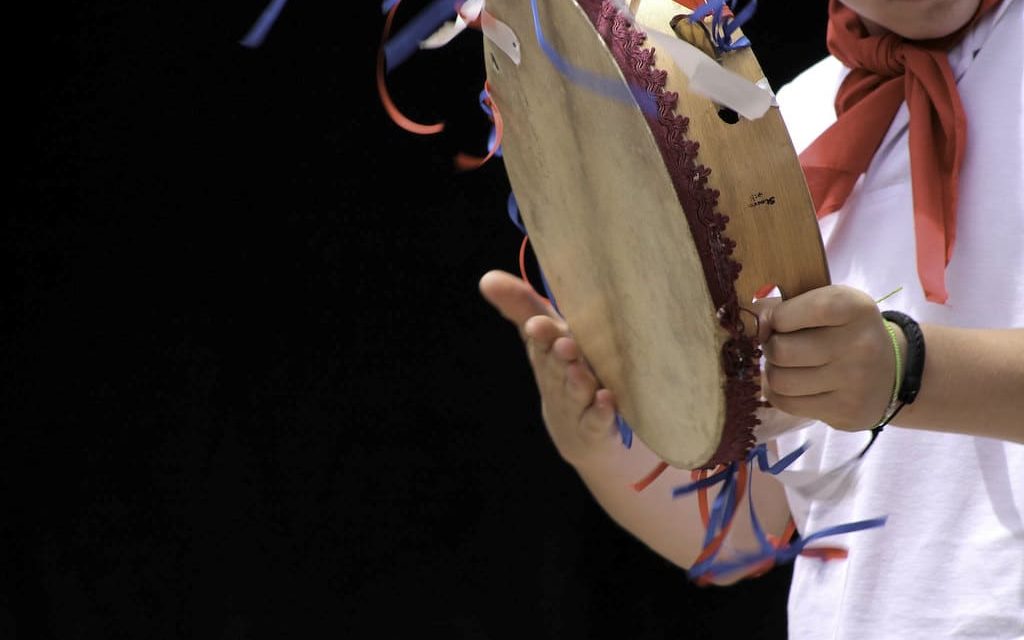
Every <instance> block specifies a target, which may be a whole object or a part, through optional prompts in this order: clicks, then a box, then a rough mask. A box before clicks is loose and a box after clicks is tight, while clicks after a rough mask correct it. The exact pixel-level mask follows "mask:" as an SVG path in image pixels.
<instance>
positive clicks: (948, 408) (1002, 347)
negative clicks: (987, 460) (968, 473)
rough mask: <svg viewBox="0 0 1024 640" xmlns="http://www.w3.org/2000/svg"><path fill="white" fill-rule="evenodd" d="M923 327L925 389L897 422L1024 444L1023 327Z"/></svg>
mask: <svg viewBox="0 0 1024 640" xmlns="http://www.w3.org/2000/svg"><path fill="white" fill-rule="evenodd" d="M921 330H922V332H923V334H924V339H925V347H926V355H925V364H924V372H923V374H922V378H921V391H920V393H919V394H918V396H917V399H916V400H915V401H914V403H913V404H910V405H907V406H905V407H904V408H903V409H902V410H901V411H900V413H899V415H898V416H897V418H896V419H895V420H894V421H893V423H894V424H896V425H899V426H901V427H908V428H914V429H926V430H931V431H945V432H958V433H965V434H968V435H974V436H985V437H991V438H1001V439H1004V440H1010V441H1013V442H1020V443H1024V329H960V328H954V327H944V326H940V325H921Z"/></svg>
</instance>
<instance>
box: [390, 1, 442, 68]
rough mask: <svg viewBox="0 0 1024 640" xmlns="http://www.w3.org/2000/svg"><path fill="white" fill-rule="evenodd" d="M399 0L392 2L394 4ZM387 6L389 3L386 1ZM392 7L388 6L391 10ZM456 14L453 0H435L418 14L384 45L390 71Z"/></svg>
mask: <svg viewBox="0 0 1024 640" xmlns="http://www.w3.org/2000/svg"><path fill="white" fill-rule="evenodd" d="M395 4H397V2H391V6H394V5H395ZM385 6H387V3H385ZM389 9H390V7H388V9H386V10H389ZM454 15H455V8H454V6H453V3H452V0H434V1H433V2H431V3H430V4H429V5H427V7H426V8H425V9H423V11H420V12H419V13H418V14H416V17H415V18H413V19H412V20H410V21H409V22H408V23H407V24H406V25H405V26H404V27H402V30H401V31H399V32H398V33H397V34H395V36H394V37H393V38H391V39H390V40H388V42H387V44H385V45H384V60H385V64H386V69H387V71H388V72H389V73H390V72H391V71H392V70H394V69H395V67H397V66H398V65H400V64H402V63H403V62H405V61H406V60H408V59H409V58H410V57H411V56H412V54H414V53H416V51H418V50H419V48H420V42H423V40H424V39H426V38H427V37H429V36H430V34H432V33H434V31H436V30H437V28H438V27H439V26H441V24H443V23H444V21H445V20H448V19H449V18H451V17H453V16H454Z"/></svg>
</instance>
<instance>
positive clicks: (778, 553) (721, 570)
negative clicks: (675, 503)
mask: <svg viewBox="0 0 1024 640" xmlns="http://www.w3.org/2000/svg"><path fill="white" fill-rule="evenodd" d="M807 446H808V445H806V444H804V445H801V446H800V447H799V448H797V449H796V450H795V451H792V452H791V453H789V454H788V455H786V456H785V457H783V458H781V459H780V460H779V461H778V462H776V463H775V464H774V465H770V464H769V463H768V453H767V448H766V447H765V445H763V444H761V445H758V446H757V447H755V448H754V449H753V450H751V452H750V453H749V454H748V455H747V459H746V462H745V464H749V465H751V466H753V463H754V462H755V461H756V462H757V465H758V468H759V469H760V470H761V471H764V472H766V473H770V474H772V475H778V474H779V473H781V472H782V471H784V470H785V469H786V468H787V467H789V465H791V464H792V463H793V461H794V460H796V459H797V458H798V457H800V455H802V454H803V453H804V451H806V450H807ZM737 470H738V466H737V463H732V464H730V465H729V467H728V468H727V469H725V470H723V471H721V472H719V473H717V474H715V475H714V476H711V477H709V478H705V479H703V480H698V481H696V482H693V483H690V484H688V485H684V486H681V487H677V488H675V489H673V491H672V496H673V497H678V496H681V495H685V494H687V493H692V492H693V491H696V490H698V489H703V488H707V487H710V486H713V485H715V484H718V483H722V488H721V490H719V492H718V495H717V496H716V498H715V502H714V506H713V507H712V509H711V513H710V515H709V518H708V527H707V531H705V533H704V545H703V546H704V548H707V546H708V545H709V544H710V543H711V541H712V540H713V539H714V538H715V536H717V535H718V534H719V533H720V532H721V531H722V530H723V529H724V527H725V526H726V525H727V524H728V523H729V522H730V521H731V520H732V518H733V517H735V513H734V508H735V502H736V484H737V483H736V481H735V480H736V474H737ZM753 480H754V475H753V473H751V474H750V475H749V476H748V477H747V495H748V496H750V495H752V494H751V492H752V491H753ZM747 505H748V508H749V510H750V524H751V528H752V530H753V532H754V537H755V539H756V540H757V544H758V547H759V549H758V551H755V552H754V553H749V554H744V555H743V556H741V557H739V558H737V559H736V560H729V561H725V562H717V561H716V560H717V556H718V551H716V552H715V553H714V554H712V555H711V556H709V557H708V558H706V559H704V560H703V561H702V562H699V563H696V564H694V565H693V566H692V567H691V568H690V571H689V575H690V577H691V578H699V577H701V576H705V575H722V574H727V573H732V572H734V571H739V570H742V569H749V568H750V567H752V566H755V565H757V564H760V563H762V562H764V561H765V560H769V559H771V560H772V561H773V562H774V563H775V564H784V563H786V562H791V561H792V560H793V559H795V558H796V557H797V556H798V555H800V553H801V552H803V551H804V549H805V548H806V547H807V545H809V544H810V543H812V542H814V541H816V540H820V539H822V538H826V537H829V536H836V535H840V534H843V533H851V532H854V531H862V530H864V529H873V528H876V527H881V526H884V525H885V522H886V518H885V517H881V518H873V519H870V520H859V521H857V522H850V523H846V524H841V525H836V526H833V527H828V528H826V529H822V530H821V531H818V532H817V533H813V534H811V535H809V536H807V537H805V538H799V539H797V540H795V541H793V542H792V543H790V544H788V545H786V546H783V547H780V548H778V549H776V548H775V546H774V545H773V544H772V543H771V541H770V540H769V539H768V536H767V535H766V534H765V532H764V529H763V527H762V526H761V522H760V520H759V519H758V517H757V511H756V510H755V508H754V501H753V500H750V499H748V500H747Z"/></svg>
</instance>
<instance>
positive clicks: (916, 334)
mask: <svg viewBox="0 0 1024 640" xmlns="http://www.w3.org/2000/svg"><path fill="white" fill-rule="evenodd" d="M882 317H883V318H885V319H886V320H888V321H889V322H892V323H893V324H895V325H897V326H899V328H900V329H901V330H902V331H903V335H904V336H906V338H907V353H906V354H905V355H904V368H903V380H902V382H901V383H900V392H899V396H897V398H898V399H899V401H900V402H901V403H904V404H912V403H913V402H914V400H915V399H916V398H917V394H918V392H919V391H920V390H921V376H922V374H923V373H924V334H923V333H922V332H921V327H920V325H918V324H917V322H916V321H915V320H914V319H913V318H911V317H910V316H908V315H907V314H905V313H901V312H899V311H883V312H882Z"/></svg>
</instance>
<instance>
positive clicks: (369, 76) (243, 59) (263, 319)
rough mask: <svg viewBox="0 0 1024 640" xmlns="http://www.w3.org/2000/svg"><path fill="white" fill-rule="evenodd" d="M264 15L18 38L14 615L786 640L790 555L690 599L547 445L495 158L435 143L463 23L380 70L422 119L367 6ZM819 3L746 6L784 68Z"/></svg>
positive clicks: (41, 18)
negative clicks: (483, 160) (496, 304)
mask: <svg viewBox="0 0 1024 640" xmlns="http://www.w3.org/2000/svg"><path fill="white" fill-rule="evenodd" d="M211 4H212V3H211ZM423 4H424V2H413V0H408V1H407V3H405V4H404V5H403V8H402V10H401V11H400V14H399V16H400V17H399V22H402V21H404V20H405V19H407V18H408V17H410V16H412V15H414V14H415V10H416V8H417V7H420V6H422V5H423ZM818 5H820V6H818ZM263 8H264V4H263V2H261V1H257V0H246V1H244V2H234V3H227V6H215V7H211V6H205V5H204V4H203V3H188V2H183V3H156V5H153V4H152V3H139V2H128V1H113V0H105V1H100V2H94V3H79V4H77V5H76V6H73V7H70V8H68V7H57V6H49V5H44V6H40V5H38V4H37V5H34V6H33V8H32V9H31V11H33V12H34V14H33V15H29V16H25V17H19V19H16V20H12V21H11V23H10V24H9V25H8V30H9V32H10V33H11V35H12V36H14V37H15V42H16V43H17V45H16V46H15V47H14V53H13V54H11V56H12V57H11V58H10V64H11V71H10V74H9V75H8V78H7V86H8V91H7V92H5V93H8V98H7V100H6V101H7V102H8V108H13V112H12V113H9V115H8V121H7V128H8V130H9V133H10V138H9V140H10V145H11V146H10V147H9V148H8V150H9V152H10V155H9V156H8V157H9V160H10V161H12V162H13V164H14V165H15V168H14V169H13V171H14V173H15V180H14V186H15V192H14V194H12V195H11V197H10V199H9V201H8V202H7V204H6V205H5V207H4V209H5V215H4V218H5V230H4V233H3V239H2V242H3V245H2V255H3V259H4V272H5V274H6V275H7V276H10V279H9V280H8V283H9V284H7V285H4V287H3V290H4V304H3V307H2V310H0V311H2V313H0V320H2V323H3V342H2V348H3V353H2V356H3V357H2V367H3V373H4V383H3V387H2V392H0V393H2V396H0V400H2V406H3V409H2V416H3V418H2V422H3V426H2V427H0V452H2V453H0V455H2V459H0V462H2V464H0V478H2V482H3V491H4V495H5V497H4V498H3V506H2V509H0V521H2V527H3V529H2V531H3V536H4V538H3V541H2V544H0V561H2V566H0V570H2V577H0V579H2V585H3V588H4V594H3V600H2V601H0V637H3V638H9V637H18V638H33V637H55V638H62V639H63V638H232V639H233V638H239V639H241V638H286V637H287V638H290V637H297V638H328V637H330V638H378V637H393V636H396V635H398V634H400V633H401V634H421V635H427V637H443V638H615V639H620V638H688V637H698V636H700V637H732V636H734V635H736V634H740V633H742V634H744V637H748V638H760V637H764V638H781V637H784V629H785V599H786V589H787V585H788V579H789V574H788V570H787V569H786V568H781V569H778V570H776V571H774V572H772V573H771V574H769V575H768V576H766V577H764V578H761V579H758V580H755V581H751V582H749V583H746V584H743V585H741V586H738V587H735V588H731V589H716V588H711V589H706V588H705V589H702V588H697V587H694V586H693V585H691V584H690V583H689V582H688V581H687V578H686V576H685V575H684V574H683V572H681V571H679V570H677V569H674V568H672V567H670V566H669V565H668V564H667V563H666V562H664V561H662V560H660V559H659V558H658V557H656V556H654V555H653V554H652V553H650V552H649V551H648V550H647V549H646V548H645V547H643V546H642V545H641V544H640V543H638V542H636V541H635V540H633V539H632V538H630V537H629V536H628V535H627V534H625V533H623V532H622V531H621V530H620V529H618V528H617V527H616V526H615V525H613V524H612V523H611V521H610V520H609V519H608V518H607V517H606V516H605V515H604V514H603V512H601V511H600V510H599V509H598V508H597V507H596V506H595V504H594V503H593V502H592V500H591V499H590V497H589V495H588V494H587V493H586V491H585V489H584V488H583V487H582V485H581V484H580V482H579V481H578V479H577V478H576V476H575V475H574V474H573V472H572V471H571V470H570V469H569V468H568V467H567V466H566V465H564V464H563V463H562V462H561V461H560V460H559V459H558V457H557V455H556V453H555V451H554V449H553V448H552V447H551V445H550V443H549V441H548V439H547V436H546V434H545V432H544V429H543V426H542V425H541V423H540V421H539V407H538V402H537V397H536V391H535V388H534V386H533V382H532V378H531V376H530V373H529V370H528V367H527V363H526V360H525V357H524V356H523V353H522V347H521V345H520V343H519V342H518V340H517V339H516V336H515V332H514V329H513V327H511V326H510V325H507V324H506V323H505V322H504V321H503V320H502V319H500V318H499V317H498V316H497V314H496V313H494V312H493V310H492V309H491V308H490V307H488V306H487V305H486V304H485V303H484V302H483V300H482V299H481V298H480V297H479V295H478V293H477V289H476V283H477V280H478V279H479V277H480V275H482V274H483V273H484V272H485V271H487V270H488V269H491V268H501V269H506V270H510V271H512V270H515V269H516V255H517V251H518V245H519V240H520V237H519V235H518V232H517V231H516V230H515V228H514V227H513V226H512V224H511V223H510V222H509V221H508V219H507V217H506V214H505V199H506V197H507V195H508V190H509V187H508V183H507V179H506V178H505V175H504V172H503V168H502V166H501V163H500V162H493V163H490V164H488V165H486V166H485V167H483V168H481V169H480V170H477V171H474V172H470V173H456V172H455V171H454V170H453V169H452V164H451V158H452V156H453V155H454V154H455V153H456V152H457V151H459V150H466V151H472V152H480V151H482V150H483V148H484V145H485V139H486V134H487V130H488V128H489V123H488V122H487V121H486V118H485V117H484V116H483V114H482V113H481V112H480V111H479V108H478V106H477V102H476V94H477V93H478V91H479V90H480V87H481V85H482V81H483V65H482V64H480V63H479V59H480V50H481V44H480V36H479V33H477V32H471V33H468V34H466V35H463V36H462V37H461V38H460V39H459V40H457V41H456V42H455V43H453V44H452V45H450V46H449V47H448V48H446V49H444V50H441V51H437V52H430V53H421V54H419V55H418V56H416V57H415V58H413V59H412V60H410V61H409V62H408V63H406V64H405V65H404V66H402V67H400V68H399V69H398V70H396V71H395V72H394V73H393V74H392V75H391V76H390V78H389V84H390V86H391V87H392V92H393V96H394V97H395V100H396V101H397V102H398V103H399V104H400V105H401V106H402V108H403V109H404V110H405V111H406V112H407V113H408V114H409V115H411V116H414V117H416V118H420V119H423V120H433V119H441V120H444V121H446V122H447V123H448V128H447V130H446V131H445V132H443V133H442V134H440V135H438V136H434V137H429V138H421V137H417V136H414V135H412V134H408V133H406V132H404V131H402V130H400V129H398V128H397V127H396V126H394V125H393V124H392V123H391V122H390V121H389V120H388V119H387V117H386V115H385V113H384V111H383V109H382V108H381V106H380V103H379V101H378V99H377V96H376V91H375V88H374V75H373V74H374V61H375V56H376V49H377V46H378V44H379V37H380V29H381V26H382V24H383V18H382V16H381V14H380V11H379V7H378V6H375V5H374V4H373V3H359V4H358V5H357V4H356V3H348V2H332V3H327V2H320V3H310V2H299V1H298V0H293V2H291V3H290V4H289V6H287V7H286V8H285V10H284V12H283V13H282V15H281V17H280V19H279V21H278V23H277V25H276V26H275V27H274V29H273V31H272V32H271V34H270V36H269V38H268V40H267V41H266V43H265V44H264V46H263V47H262V48H260V49H258V50H248V49H245V48H243V47H241V46H239V44H238V40H239V39H240V38H241V36H242V35H243V34H244V33H245V32H246V30H247V29H248V28H249V26H250V25H251V24H252V22H253V21H254V20H255V19H256V17H257V16H258V15H259V14H260V12H261V11H262V10H263ZM824 11H825V3H824V2H821V3H816V4H815V6H810V7H808V6H804V5H801V6H800V8H799V12H798V11H797V9H796V8H795V5H793V4H792V3H784V2H780V1H779V0H763V1H762V3H761V6H760V9H759V13H758V15H757V16H756V17H755V18H754V20H753V22H752V23H750V25H749V26H748V28H747V29H746V31H747V33H748V34H749V35H750V36H751V39H752V40H753V41H754V43H755V51H757V52H758V56H759V58H760V59H761V62H762V66H763V67H764V68H765V70H766V73H767V75H768V77H769V79H770V80H771V81H772V84H773V86H776V87H778V86H780V85H781V84H782V83H783V82H785V81H786V80H788V79H789V78H790V77H792V75H794V74H795V73H796V72H797V71H798V70H799V69H801V68H803V67H805V66H806V65H807V64H809V63H810V62H812V61H814V60H816V59H817V58H819V57H821V56H822V55H823V54H824ZM403 14H404V18H403V17H402V15H403Z"/></svg>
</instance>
